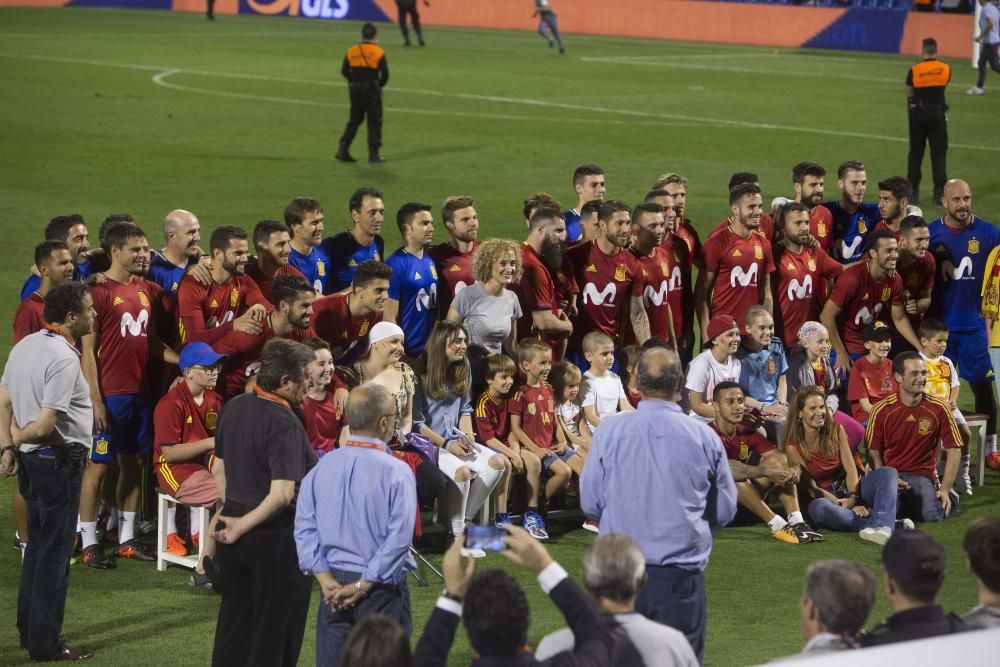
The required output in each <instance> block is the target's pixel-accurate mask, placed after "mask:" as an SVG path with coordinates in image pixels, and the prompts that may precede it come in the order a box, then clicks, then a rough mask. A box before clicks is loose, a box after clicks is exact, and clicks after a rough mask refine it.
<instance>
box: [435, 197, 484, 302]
mask: <svg viewBox="0 0 1000 667" xmlns="http://www.w3.org/2000/svg"><path fill="white" fill-rule="evenodd" d="M441 220H442V221H443V222H444V228H445V230H446V231H447V232H448V236H449V238H448V240H447V241H446V242H445V243H439V244H438V245H436V246H432V247H431V248H430V249H429V250H428V251H427V254H428V255H430V257H431V259H433V260H434V264H435V266H437V272H438V279H439V280H440V283H439V284H438V313H440V314H441V319H444V318H445V316H446V315H447V314H448V309H449V308H451V301H452V299H454V298H455V295H456V294H458V293H459V292H460V291H461V290H463V289H465V288H466V287H468V286H469V285H471V284H472V283H474V282H476V281H475V280H474V279H473V278H472V256H473V255H474V254H475V252H476V247H477V246H478V245H479V242H478V241H477V240H476V239H477V238H478V237H479V215H478V214H477V213H476V202H475V200H474V199H473V198H472V197H465V196H456V197H448V198H447V199H445V200H444V205H443V206H442V207H441Z"/></svg>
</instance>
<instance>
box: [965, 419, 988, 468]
mask: <svg viewBox="0 0 1000 667" xmlns="http://www.w3.org/2000/svg"><path fill="white" fill-rule="evenodd" d="M962 416H963V417H965V423H966V424H968V425H969V430H970V431H972V430H973V429H977V428H978V429H979V456H978V457H977V458H978V459H979V463H978V464H976V470H977V472H976V486H982V485H983V480H984V479H985V478H986V421H987V419H988V417H987V416H986V415H981V414H976V413H972V412H963V413H962ZM970 447H971V445H970ZM970 453H971V452H970Z"/></svg>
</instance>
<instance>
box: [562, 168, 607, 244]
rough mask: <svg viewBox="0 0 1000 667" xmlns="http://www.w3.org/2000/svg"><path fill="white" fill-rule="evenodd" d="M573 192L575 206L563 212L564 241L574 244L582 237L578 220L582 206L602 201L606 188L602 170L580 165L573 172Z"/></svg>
mask: <svg viewBox="0 0 1000 667" xmlns="http://www.w3.org/2000/svg"><path fill="white" fill-rule="evenodd" d="M573 190H575V191H576V196H577V200H578V201H577V205H576V208H571V209H569V210H568V211H563V218H565V219H566V241H567V242H569V243H576V242H577V241H579V240H580V238H581V237H582V236H583V228H582V227H581V226H580V218H581V217H582V216H583V205H584V204H586V203H587V202H590V201H594V200H597V201H604V193H605V192H606V191H607V186H606V185H605V181H604V170H603V169H601V168H600V167H599V166H597V165H596V164H581V165H580V166H579V167H577V168H576V170H575V171H574V172H573Z"/></svg>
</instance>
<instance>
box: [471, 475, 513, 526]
mask: <svg viewBox="0 0 1000 667" xmlns="http://www.w3.org/2000/svg"><path fill="white" fill-rule="evenodd" d="M503 473H504V469H503V468H501V469H500V470H497V469H495V468H493V467H491V466H488V465H487V466H486V469H485V470H484V471H483V472H480V473H479V475H478V476H476V479H474V480H472V484H471V485H470V487H469V501H468V503H466V506H465V518H466V519H468V520H469V521H471V520H473V519H475V518H476V514H477V513H478V512H479V510H480V509H481V508H482V506H483V505H484V504H485V503H486V500H487V498H489V497H490V494H491V493H493V489H495V488H496V487H497V484H499V483H500V480H502V479H503Z"/></svg>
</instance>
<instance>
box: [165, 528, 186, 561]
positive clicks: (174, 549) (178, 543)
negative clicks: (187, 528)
mask: <svg viewBox="0 0 1000 667" xmlns="http://www.w3.org/2000/svg"><path fill="white" fill-rule="evenodd" d="M167 551H168V552H169V553H172V554H173V555H175V556H187V555H188V549H187V545H186V544H184V540H182V539H181V536H180V535H178V534H177V533H170V534H169V535H167Z"/></svg>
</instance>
